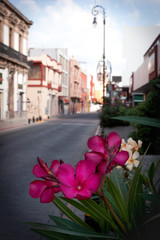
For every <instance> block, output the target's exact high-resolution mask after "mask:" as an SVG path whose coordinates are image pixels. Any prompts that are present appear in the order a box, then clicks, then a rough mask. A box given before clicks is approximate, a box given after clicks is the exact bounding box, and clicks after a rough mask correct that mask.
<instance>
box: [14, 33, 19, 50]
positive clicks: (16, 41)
mask: <svg viewBox="0 0 160 240" xmlns="http://www.w3.org/2000/svg"><path fill="white" fill-rule="evenodd" d="M14 49H15V50H16V51H19V35H18V33H16V32H15V33H14Z"/></svg>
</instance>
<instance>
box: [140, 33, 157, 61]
mask: <svg viewBox="0 0 160 240" xmlns="http://www.w3.org/2000/svg"><path fill="white" fill-rule="evenodd" d="M159 38H160V34H158V36H157V37H156V39H155V40H154V42H153V43H152V44H151V46H150V47H149V48H148V50H147V51H146V53H145V54H144V55H143V57H145V56H146V55H147V54H148V53H149V51H150V50H151V48H152V47H153V45H154V44H155V43H156V42H157V41H158V39H159Z"/></svg>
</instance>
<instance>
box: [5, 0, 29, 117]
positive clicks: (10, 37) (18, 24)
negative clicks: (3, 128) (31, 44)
mask: <svg viewBox="0 0 160 240" xmlns="http://www.w3.org/2000/svg"><path fill="white" fill-rule="evenodd" d="M32 23H33V22H32V21H29V20H28V19H27V18H26V17H25V16H24V15H23V14H22V13H21V12H19V11H18V9H16V8H15V7H14V6H13V5H12V4H11V3H10V2H9V1H8V0H1V2H0V120H4V121H11V120H12V121H14V120H15V121H17V120H22V121H26V120H27V118H26V104H27V99H26V82H27V76H28V69H29V66H28V62H27V48H28V46H27V45H28V29H29V27H30V26H31V25H32Z"/></svg>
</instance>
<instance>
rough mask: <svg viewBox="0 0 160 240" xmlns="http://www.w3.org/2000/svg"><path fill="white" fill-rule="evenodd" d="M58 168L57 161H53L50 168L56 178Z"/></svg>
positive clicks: (58, 163)
mask: <svg viewBox="0 0 160 240" xmlns="http://www.w3.org/2000/svg"><path fill="white" fill-rule="evenodd" d="M59 166H60V162H59V161H58V160H53V161H52V164H51V166H50V168H51V169H52V171H53V173H54V175H55V176H56V174H57V171H58V168H59Z"/></svg>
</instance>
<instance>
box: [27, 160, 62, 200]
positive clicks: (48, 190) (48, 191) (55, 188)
mask: <svg viewBox="0 0 160 240" xmlns="http://www.w3.org/2000/svg"><path fill="white" fill-rule="evenodd" d="M37 160H38V162H39V163H38V164H36V165H35V166H34V167H33V174H34V175H35V176H36V177H38V178H42V179H44V180H35V181H32V182H31V183H30V187H29V194H30V196H31V197H33V198H39V197H40V202H41V203H49V202H51V201H52V200H53V199H54V193H57V192H59V191H60V188H59V185H58V180H57V177H56V176H57V172H58V168H59V166H60V165H61V163H62V162H59V161H58V160H53V161H52V164H51V166H50V168H49V167H48V166H47V164H46V163H45V162H44V161H43V160H42V159H40V158H37Z"/></svg>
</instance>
